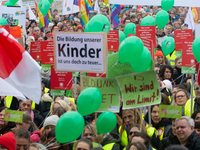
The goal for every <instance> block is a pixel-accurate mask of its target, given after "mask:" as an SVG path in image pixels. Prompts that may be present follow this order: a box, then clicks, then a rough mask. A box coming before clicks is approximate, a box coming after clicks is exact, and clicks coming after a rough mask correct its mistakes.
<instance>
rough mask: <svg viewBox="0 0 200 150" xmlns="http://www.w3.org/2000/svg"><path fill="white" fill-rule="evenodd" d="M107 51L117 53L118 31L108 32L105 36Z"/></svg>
mask: <svg viewBox="0 0 200 150" xmlns="http://www.w3.org/2000/svg"><path fill="white" fill-rule="evenodd" d="M107 41H108V51H115V52H118V49H119V31H114V30H110V31H109V33H108V35H107Z"/></svg>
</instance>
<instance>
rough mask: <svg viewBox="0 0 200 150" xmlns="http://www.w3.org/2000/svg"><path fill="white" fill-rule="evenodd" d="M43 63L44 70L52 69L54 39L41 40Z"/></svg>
mask: <svg viewBox="0 0 200 150" xmlns="http://www.w3.org/2000/svg"><path fill="white" fill-rule="evenodd" d="M41 64H42V70H50V69H51V65H53V64H54V43H53V41H41Z"/></svg>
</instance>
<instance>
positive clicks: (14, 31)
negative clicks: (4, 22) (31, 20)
mask: <svg viewBox="0 0 200 150" xmlns="http://www.w3.org/2000/svg"><path fill="white" fill-rule="evenodd" d="M10 34H11V35H12V36H13V37H14V38H16V39H17V38H21V37H22V35H21V29H20V27H19V26H15V27H10Z"/></svg>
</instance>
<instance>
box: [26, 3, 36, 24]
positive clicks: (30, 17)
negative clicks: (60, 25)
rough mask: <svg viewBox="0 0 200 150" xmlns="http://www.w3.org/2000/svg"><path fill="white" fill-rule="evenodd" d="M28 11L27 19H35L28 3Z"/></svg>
mask: <svg viewBox="0 0 200 150" xmlns="http://www.w3.org/2000/svg"><path fill="white" fill-rule="evenodd" d="M27 5H28V4H27ZM28 12H29V20H35V19H36V17H35V15H34V13H33V11H32V10H31V7H30V6H29V5H28Z"/></svg>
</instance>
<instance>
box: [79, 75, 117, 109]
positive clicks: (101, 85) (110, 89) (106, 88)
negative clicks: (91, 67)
mask: <svg viewBox="0 0 200 150" xmlns="http://www.w3.org/2000/svg"><path fill="white" fill-rule="evenodd" d="M82 82H83V88H84V89H86V88H88V87H96V88H97V89H99V90H100V91H101V93H102V104H101V106H100V107H99V109H98V110H97V112H104V111H112V112H119V106H120V95H119V88H118V85H117V81H116V79H109V78H95V77H87V76H82Z"/></svg>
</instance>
